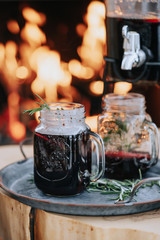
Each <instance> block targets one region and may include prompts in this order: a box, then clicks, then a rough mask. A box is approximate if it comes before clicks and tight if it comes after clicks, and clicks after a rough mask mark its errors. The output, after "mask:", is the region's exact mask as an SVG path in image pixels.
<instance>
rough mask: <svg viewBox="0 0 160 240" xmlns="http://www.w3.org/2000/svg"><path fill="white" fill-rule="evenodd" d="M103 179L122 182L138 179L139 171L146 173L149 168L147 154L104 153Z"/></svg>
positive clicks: (149, 163) (149, 157)
mask: <svg viewBox="0 0 160 240" xmlns="http://www.w3.org/2000/svg"><path fill="white" fill-rule="evenodd" d="M105 162H106V166H105V177H107V178H112V179H118V180H124V179H131V178H139V169H140V170H141V172H142V173H144V172H146V170H147V169H148V168H150V166H151V156H150V154H149V153H145V152H144V153H137V152H110V151H106V153H105Z"/></svg>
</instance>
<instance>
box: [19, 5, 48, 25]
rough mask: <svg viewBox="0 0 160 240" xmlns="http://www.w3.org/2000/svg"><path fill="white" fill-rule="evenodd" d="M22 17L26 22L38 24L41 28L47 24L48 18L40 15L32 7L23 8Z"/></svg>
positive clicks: (42, 14)
mask: <svg viewBox="0 0 160 240" xmlns="http://www.w3.org/2000/svg"><path fill="white" fill-rule="evenodd" d="M22 15H23V17H24V19H25V20H26V21H28V22H31V23H34V24H37V25H39V26H43V25H44V24H45V22H46V16H45V14H44V13H39V12H37V11H36V10H35V9H33V8H30V7H25V8H23V10H22Z"/></svg>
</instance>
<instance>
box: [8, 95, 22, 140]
mask: <svg viewBox="0 0 160 240" xmlns="http://www.w3.org/2000/svg"><path fill="white" fill-rule="evenodd" d="M19 101H20V97H19V94H18V93H17V92H12V93H10V94H9V95H8V110H9V126H8V129H9V134H10V136H11V137H12V138H13V139H14V140H15V141H17V142H19V141H21V140H22V139H24V137H25V135H26V128H25V126H24V124H23V123H22V122H20V121H19V116H18V114H19Z"/></svg>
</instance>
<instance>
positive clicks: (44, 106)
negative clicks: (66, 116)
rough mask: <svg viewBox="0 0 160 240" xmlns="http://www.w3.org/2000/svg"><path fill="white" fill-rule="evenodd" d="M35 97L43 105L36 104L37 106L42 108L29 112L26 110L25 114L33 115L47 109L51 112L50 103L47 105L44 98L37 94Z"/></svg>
mask: <svg viewBox="0 0 160 240" xmlns="http://www.w3.org/2000/svg"><path fill="white" fill-rule="evenodd" d="M35 95H36V96H37V97H38V98H39V99H40V100H41V101H42V102H43V103H40V102H36V103H37V104H39V105H40V107H38V108H33V109H29V110H25V111H24V112H23V113H29V115H33V114H34V113H36V112H39V111H41V110H42V109H44V108H47V109H48V110H50V107H49V105H48V103H46V101H45V100H44V99H43V98H41V97H40V96H39V95H38V94H36V93H35Z"/></svg>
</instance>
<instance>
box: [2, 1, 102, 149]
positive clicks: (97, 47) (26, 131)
mask: <svg viewBox="0 0 160 240" xmlns="http://www.w3.org/2000/svg"><path fill="white" fill-rule="evenodd" d="M9 4H10V7H9V8H8V3H7V2H6V3H5V2H2V3H1V23H0V24H1V34H0V91H1V94H0V96H1V97H0V105H1V109H0V144H6V143H17V142H20V141H21V140H22V139H24V138H26V137H27V136H30V135H31V134H32V131H33V130H34V128H35V126H36V124H37V121H36V120H35V116H33V117H30V116H27V115H24V114H23V111H24V110H26V109H30V108H34V107H35V106H37V105H36V103H35V100H36V99H35V96H34V93H37V94H39V95H40V96H41V97H43V98H44V99H45V100H46V101H47V102H56V101H69V102H80V103H82V104H84V105H85V108H86V115H87V116H92V115H96V114H98V112H99V111H100V104H101V101H100V99H101V95H102V92H103V82H102V74H103V65H104V62H103V56H104V52H105V47H106V44H105V43H106V36H105V23H104V19H105V7H104V4H103V2H102V1H89V0H88V1H85V3H84V2H83V3H82V2H81V1H63V4H62V2H61V1H55V2H52V1H51V2H47V4H46V2H37V1H33V2H30V1H29V2H28V3H26V2H25V3H24V2H10V3H9ZM36 119H38V117H37V116H36ZM91 120H92V119H91Z"/></svg>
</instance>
